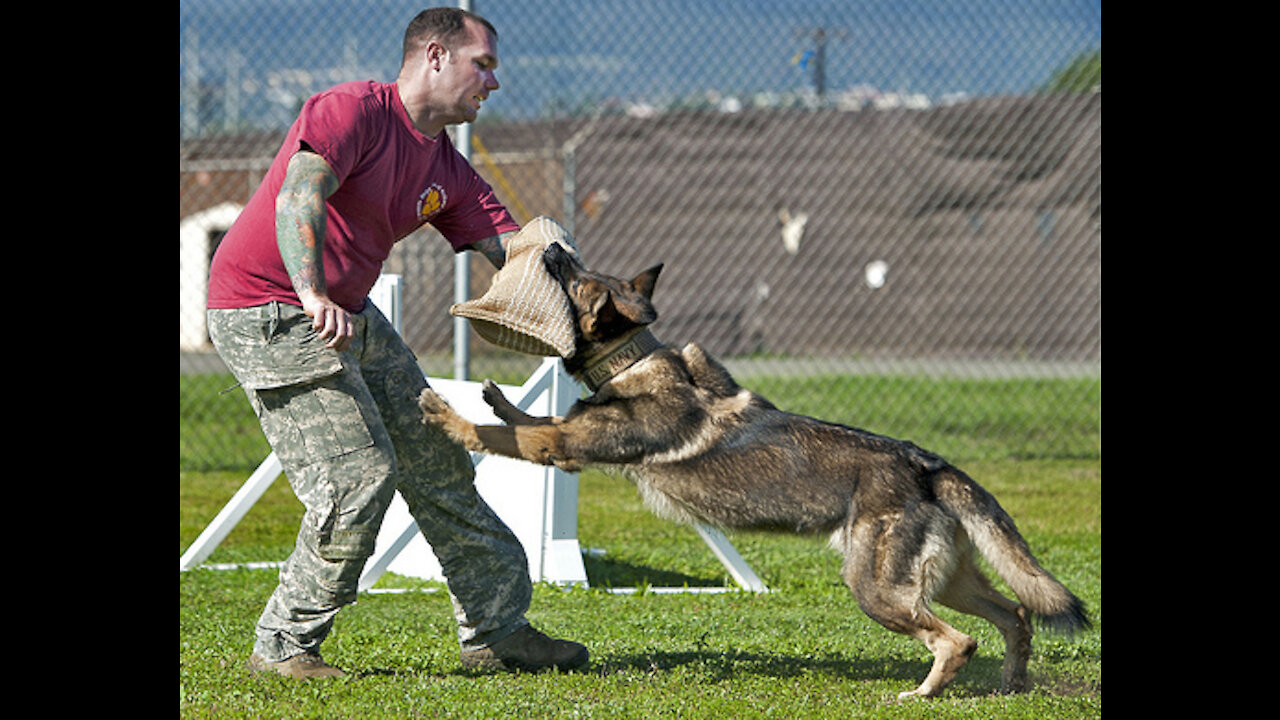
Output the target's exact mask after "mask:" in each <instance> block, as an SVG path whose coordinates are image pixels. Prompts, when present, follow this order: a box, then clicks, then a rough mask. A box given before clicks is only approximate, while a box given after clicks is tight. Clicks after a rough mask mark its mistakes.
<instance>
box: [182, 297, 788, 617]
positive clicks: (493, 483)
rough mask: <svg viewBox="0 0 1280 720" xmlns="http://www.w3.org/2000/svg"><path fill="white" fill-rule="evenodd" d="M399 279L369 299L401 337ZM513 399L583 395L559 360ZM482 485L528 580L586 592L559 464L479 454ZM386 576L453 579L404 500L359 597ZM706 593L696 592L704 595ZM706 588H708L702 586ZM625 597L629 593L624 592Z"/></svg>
mask: <svg viewBox="0 0 1280 720" xmlns="http://www.w3.org/2000/svg"><path fill="white" fill-rule="evenodd" d="M400 296H401V290H400V277H399V276H398V275H383V276H382V278H381V279H380V280H379V282H378V284H377V285H376V286H375V287H374V291H373V292H372V293H370V299H371V300H373V301H374V303H375V304H377V306H378V308H379V309H381V310H382V311H383V313H384V314H385V315H386V316H387V318H388V319H389V320H390V321H391V322H392V324H393V325H394V326H395V327H396V330H397V331H399V330H400ZM428 382H429V383H430V384H431V387H432V388H433V389H435V390H436V392H438V393H440V395H441V396H443V397H444V398H445V399H447V400H448V401H449V402H450V403H451V404H452V405H453V406H454V407H455V408H456V409H457V410H458V412H459V413H461V414H462V415H463V416H465V417H467V418H468V419H470V420H472V421H473V422H478V423H491V422H492V423H497V422H500V421H499V420H498V419H497V418H496V417H494V415H493V413H492V410H490V408H489V406H488V405H487V404H485V402H484V400H483V398H482V395H481V388H482V385H481V383H478V382H470V381H462V380H451V379H445V378H428ZM503 392H504V394H506V395H507V397H508V399H510V400H511V401H512V403H513V404H515V405H516V406H517V407H519V408H521V409H522V410H524V411H525V412H528V413H529V414H531V415H563V414H564V413H566V412H567V411H568V409H569V407H570V406H572V405H573V403H574V402H575V401H577V399H578V398H579V397H581V392H582V390H581V387H580V386H579V385H578V383H577V381H576V380H574V379H573V377H572V376H570V375H569V374H568V373H567V372H565V370H564V363H563V362H561V361H560V360H559V359H558V358H548V359H546V360H544V361H543V363H542V365H541V366H540V367H539V368H538V370H537V371H535V372H534V373H533V375H532V376H531V377H530V378H529V379H528V380H527V381H526V382H525V383H524V385H521V386H519V387H513V386H504V387H503ZM472 462H474V463H475V468H476V487H477V489H478V490H479V491H480V495H481V497H482V498H484V500H485V502H487V503H488V504H489V506H490V507H492V508H493V510H494V512H496V513H497V515H498V517H500V518H502V520H503V522H505V523H507V525H508V527H510V528H511V530H512V532H514V533H515V535H516V537H517V538H519V540H520V542H521V544H522V545H523V546H524V548H525V553H526V555H527V556H528V558H529V576H530V578H531V579H533V580H534V581H535V582H548V583H553V584H557V585H587V584H588V581H587V574H586V568H585V566H584V564H583V561H582V548H581V547H580V546H579V544H578V537H577V535H578V477H577V475H575V474H572V473H566V472H564V471H563V470H560V469H559V468H555V467H543V466H540V465H534V464H532V463H528V462H524V461H521V460H515V459H511V458H504V457H499V456H495V455H481V454H478V453H472ZM281 473H282V469H281V466H280V462H279V460H277V459H276V456H275V453H271V454H270V455H269V456H267V458H266V459H265V460H264V461H263V462H262V463H261V465H259V466H258V468H257V470H255V471H254V472H253V473H252V474H251V475H250V476H249V478H248V480H246V481H245V483H244V485H242V486H241V487H240V489H239V490H238V491H237V492H236V494H235V495H234V496H233V497H232V498H231V500H230V501H229V502H228V503H227V504H226V506H224V507H223V508H222V511H221V512H219V513H218V515H217V516H216V517H215V518H214V519H213V521H212V522H210V524H209V525H208V527H206V528H205V530H204V531H203V532H202V533H201V534H200V536H199V537H198V538H197V539H196V540H195V542H193V543H192V544H191V546H190V547H189V548H187V551H186V552H185V553H183V555H182V557H181V559H180V563H179V564H180V571H182V572H185V571H187V570H191V569H193V568H196V567H198V566H200V564H201V563H203V562H204V561H205V560H206V559H207V558H208V557H209V555H211V554H212V553H213V551H214V550H215V549H216V548H217V546H218V545H219V544H220V543H221V542H222V541H223V540H224V539H225V538H226V536H227V535H228V534H229V533H230V532H231V530H232V529H233V528H234V527H235V526H236V524H237V523H239V522H240V520H241V519H243V518H244V516H245V515H246V514H247V513H248V512H249V509H250V508H252V507H253V505H254V503H256V502H257V501H258V499H259V498H261V497H262V495H263V493H265V492H266V491H267V488H269V487H270V486H271V484H272V483H273V482H274V481H275V480H276V478H278V477H279V476H280V475H281ZM696 529H697V531H698V534H699V536H700V537H701V538H702V540H703V542H705V543H706V544H707V546H708V547H709V548H710V549H711V551H712V553H713V554H714V555H715V556H716V558H717V559H718V560H719V561H720V563H721V564H722V565H723V566H724V567H725V569H726V570H727V571H728V572H729V574H730V575H731V576H732V577H733V579H734V581H735V582H736V583H737V584H738V585H739V586H740V587H741V588H743V589H745V590H750V591H755V592H765V591H767V588H766V587H765V584H764V583H763V582H762V581H761V580H760V578H759V577H758V576H757V575H756V573H755V572H754V571H753V570H752V569H751V567H750V566H749V565H748V564H747V563H746V561H744V560H743V558H742V556H741V555H740V554H739V553H738V551H737V549H735V548H734V547H733V545H732V544H731V543H730V542H729V540H728V539H727V538H726V537H725V536H724V535H723V534H722V533H721V532H719V531H718V530H716V529H715V528H712V527H709V526H702V525H699V526H696ZM386 572H393V573H397V574H400V575H405V576H408V577H416V578H424V579H429V580H444V577H443V574H442V573H441V570H440V565H439V562H438V561H437V560H436V557H435V554H434V552H433V551H432V550H431V547H430V545H429V544H428V543H427V541H426V539H425V538H424V537H423V536H422V533H420V532H419V531H418V526H417V524H416V523H415V522H414V520H413V518H412V516H411V515H410V514H409V510H408V507H407V505H406V504H405V502H404V500H403V499H402V498H401V497H400V495H399V493H397V494H396V496H395V498H394V500H393V501H392V504H391V506H390V508H388V510H387V515H386V517H385V518H384V520H383V523H382V530H381V531H380V533H379V535H378V540H377V544H376V546H375V549H374V554H373V556H372V557H371V558H370V559H369V562H368V563H367V564H366V566H365V570H364V574H363V575H362V576H361V578H360V585H359V589H360V591H362V592H364V591H368V590H369V589H371V588H372V587H373V585H374V584H375V583H376V582H377V581H378V579H379V578H381V577H382V575H383V574H384V573H386ZM695 590H697V589H695ZM702 590H703V591H705V588H703V589H702ZM619 591H620V592H626V589H620V590H619Z"/></svg>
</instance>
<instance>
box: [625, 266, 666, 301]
mask: <svg viewBox="0 0 1280 720" xmlns="http://www.w3.org/2000/svg"><path fill="white" fill-rule="evenodd" d="M661 272H662V263H658V264H657V265H654V266H653V267H651V268H649V269H648V270H645V271H644V272H642V273H640V274H639V275H637V276H636V277H635V279H634V280H632V281H631V287H632V288H635V291H636V292H638V293H640V294H641V295H643V296H645V297H646V298H649V299H650V300H652V299H653V286H654V285H656V284H657V282H658V274H659V273H661Z"/></svg>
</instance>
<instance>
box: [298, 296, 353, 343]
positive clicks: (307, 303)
mask: <svg viewBox="0 0 1280 720" xmlns="http://www.w3.org/2000/svg"><path fill="white" fill-rule="evenodd" d="M298 297H299V298H300V299H301V300H302V311H303V312H305V313H306V314H307V316H308V317H310V318H311V327H312V329H313V330H315V331H316V332H317V333H318V334H319V335H320V339H321V340H324V341H325V344H324V346H325V347H327V348H333V349H334V350H337V351H339V352H341V351H343V350H346V349H347V348H349V347H351V340H352V338H354V337H355V324H354V323H352V322H351V313H349V312H347V311H346V310H344V309H342V306H341V305H338V304H337V303H335V302H334V301H332V300H330V299H329V297H328V296H327V295H320V294H317V293H314V292H306V293H299V295H298Z"/></svg>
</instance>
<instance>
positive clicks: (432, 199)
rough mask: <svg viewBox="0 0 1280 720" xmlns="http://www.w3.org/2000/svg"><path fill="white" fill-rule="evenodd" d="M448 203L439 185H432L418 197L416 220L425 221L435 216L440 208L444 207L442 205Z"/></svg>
mask: <svg viewBox="0 0 1280 720" xmlns="http://www.w3.org/2000/svg"><path fill="white" fill-rule="evenodd" d="M448 201H449V198H448V196H446V195H445V193H444V188H443V187H442V186H441V185H440V184H439V183H432V184H431V186H430V187H428V188H427V189H426V190H423V191H422V195H420V196H419V197H418V218H419V219H421V220H426V219H427V218H429V217H431V216H432V215H435V214H436V213H437V212H440V208H442V207H444V204H445V203H446V202H448Z"/></svg>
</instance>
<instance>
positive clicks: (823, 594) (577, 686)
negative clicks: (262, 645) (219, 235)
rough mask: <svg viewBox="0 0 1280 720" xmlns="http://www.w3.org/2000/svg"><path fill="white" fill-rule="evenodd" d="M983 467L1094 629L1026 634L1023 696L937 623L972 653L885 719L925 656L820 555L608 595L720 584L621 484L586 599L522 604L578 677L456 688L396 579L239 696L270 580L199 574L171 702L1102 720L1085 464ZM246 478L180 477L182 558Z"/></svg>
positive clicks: (243, 712)
mask: <svg viewBox="0 0 1280 720" xmlns="http://www.w3.org/2000/svg"><path fill="white" fill-rule="evenodd" d="M1100 457H1101V453H1100V451H1099V452H1098V453H1097V456H1096V457H1094V458H1084V459H1037V460H1010V459H1001V460H981V461H974V462H970V463H965V464H964V467H965V469H966V470H967V471H969V472H970V474H972V475H973V476H974V477H975V478H977V479H978V480H979V481H980V482H982V483H983V484H984V485H985V486H986V487H987V488H988V489H990V490H991V491H992V492H994V493H995V494H996V496H997V497H998V498H999V499H1000V501H1001V503H1002V504H1003V505H1004V506H1005V508H1006V509H1007V510H1008V511H1009V512H1010V513H1011V514H1012V515H1013V516H1014V518H1015V519H1016V520H1017V522H1018V526H1019V528H1020V529H1021V530H1022V532H1023V534H1024V535H1025V536H1026V537H1027V539H1028V541H1029V542H1030V544H1031V547H1032V548H1033V550H1034V551H1035V553H1036V554H1037V556H1038V557H1039V558H1040V560H1041V561H1042V563H1044V564H1045V565H1046V567H1047V568H1048V569H1049V570H1050V571H1051V572H1053V573H1054V574H1055V575H1056V576H1057V577H1058V578H1059V579H1061V580H1062V581H1063V582H1064V583H1066V584H1067V585H1068V587H1070V588H1071V589H1072V590H1073V591H1074V592H1076V594H1078V595H1079V596H1080V597H1081V598H1082V599H1084V600H1085V602H1086V603H1087V604H1088V606H1089V608H1090V611H1091V613H1092V617H1093V621H1094V628H1093V629H1092V630H1090V631H1088V632H1086V633H1083V634H1082V635H1079V636H1077V637H1075V638H1071V639H1068V638H1062V637H1056V636H1052V635H1038V636H1037V637H1036V642H1035V650H1034V655H1033V657H1032V662H1031V666H1030V668H1031V675H1032V679H1033V681H1034V682H1035V688H1034V689H1033V690H1032V691H1031V692H1028V693H1025V694H1022V695H1017V696H998V695H994V694H993V693H994V691H995V690H996V688H997V686H998V684H999V674H1000V661H1001V645H1002V643H1001V642H1000V640H999V637H998V634H997V633H996V631H995V630H994V628H992V627H991V626H990V625H988V624H986V623H985V622H984V621H981V620H978V619H976V618H971V617H968V616H961V615H958V614H956V613H953V612H951V611H949V610H947V609H946V608H940V609H939V614H941V615H942V616H943V617H944V618H945V619H947V620H948V621H949V622H952V623H954V624H955V625H957V626H958V627H959V628H960V629H961V630H963V631H965V632H967V633H969V634H971V635H973V636H975V637H976V638H977V639H978V640H979V641H980V642H981V643H982V645H981V647H980V648H979V650H978V653H977V654H976V656H975V657H974V659H973V660H972V661H971V662H970V663H969V665H968V666H967V667H966V668H965V669H964V670H963V671H962V672H961V674H960V676H959V678H958V679H957V680H956V681H955V682H954V683H952V685H951V686H950V687H949V688H948V689H947V691H946V692H945V693H944V695H943V696H942V697H941V698H937V699H933V700H916V701H911V702H906V703H900V702H898V701H897V700H896V699H895V698H896V696H897V693H898V692H900V691H902V690H906V689H910V688H913V687H915V685H916V684H918V683H919V681H920V680H921V679H922V678H923V677H924V675H925V674H926V673H927V672H928V668H929V663H930V656H929V654H928V652H927V651H926V650H925V648H924V647H923V646H922V645H921V644H920V643H919V642H917V641H915V640H912V639H910V638H906V637H902V636H899V635H895V634H893V633H890V632H888V631H887V630H884V629H883V628H881V627H880V626H878V625H876V624H875V623H874V622H872V621H871V620H869V619H868V618H867V617H866V616H865V615H863V614H862V613H861V612H860V611H859V610H858V608H857V606H856V605H855V603H854V602H853V600H852V599H851V598H850V596H849V593H848V592H847V590H846V589H845V588H844V586H843V585H842V584H841V583H840V581H839V577H838V570H839V559H838V557H837V556H836V555H835V554H834V553H832V552H831V551H829V550H828V549H826V546H825V543H824V542H823V541H822V540H821V539H817V538H801V537H790V536H775V535H765V534H756V533H741V534H735V535H732V536H731V539H732V540H733V542H734V544H735V546H736V547H737V548H738V549H739V551H741V552H742V554H743V556H744V557H745V558H746V560H747V561H748V562H749V563H750V564H751V565H752V567H753V568H754V569H755V570H756V572H758V573H759V574H760V575H761V577H762V578H763V579H764V580H765V582H766V583H768V585H769V586H770V588H771V590H772V592H770V593H768V594H762V595H755V594H749V593H741V592H731V593H725V594H715V595H664V594H656V593H648V594H637V595H617V594H610V593H608V592H606V591H605V590H604V588H606V587H608V586H615V587H621V586H639V587H642V588H643V587H646V586H668V585H684V584H687V585H728V584H731V583H730V581H729V579H728V578H727V576H726V573H725V571H724V569H723V568H722V567H721V566H720V565H719V564H718V563H717V562H716V560H715V559H714V558H713V557H712V556H711V554H710V552H709V551H708V550H707V548H706V546H705V545H703V544H702V542H701V540H700V539H699V538H698V537H697V535H696V533H695V532H694V531H693V530H692V529H690V528H687V527H681V526H677V525H672V524H670V523H666V522H664V521H661V520H659V519H657V518H655V517H653V516H652V515H650V514H649V513H647V512H646V511H645V510H644V509H643V508H642V507H641V506H640V503H639V500H638V498H637V495H636V492H635V490H634V488H633V487H631V486H630V485H629V484H628V483H626V482H625V481H623V480H620V479H617V478H614V477H610V476H606V475H602V474H600V473H596V472H587V473H584V474H583V475H582V476H581V481H580V489H579V500H580V502H579V505H580V518H579V532H578V535H579V540H580V542H581V543H582V545H583V547H587V548H600V549H603V550H604V551H605V552H604V554H603V555H601V556H599V557H589V558H588V562H587V570H588V577H589V578H590V581H591V584H592V587H591V588H576V589H572V590H565V589H561V588H556V587H551V586H546V585H540V586H538V587H537V588H536V589H535V595H534V601H533V607H532V609H531V611H530V619H531V620H532V621H533V622H534V624H535V625H537V626H538V627H540V628H541V629H543V630H545V631H547V632H549V633H551V634H553V635H557V636H561V637H568V638H572V639H575V640H578V641H580V642H584V643H586V644H587V645H588V646H589V647H590V649H591V652H592V664H591V666H590V667H589V668H588V669H587V670H585V671H581V672H577V673H569V674H542V675H524V674H517V675H509V674H473V673H468V672H465V671H463V670H461V669H460V667H459V665H458V658H457V647H456V641H455V639H454V625H453V619H452V614H451V610H450V607H449V600H448V597H447V595H446V594H445V593H444V592H442V591H440V587H441V586H439V585H438V584H435V583H429V582H424V581H419V580H413V579H409V578H403V577H395V576H390V577H386V578H384V579H383V580H382V581H381V582H380V583H379V586H380V587H405V588H416V589H423V590H425V591H424V592H409V593H404V594H370V595H362V596H361V598H360V599H359V601H358V602H357V603H356V604H354V605H352V606H350V607H347V608H345V609H344V610H343V611H342V613H340V614H339V616H338V620H337V622H336V624H335V627H334V631H333V634H332V635H331V636H330V638H329V639H328V640H327V641H326V642H325V645H324V654H325V657H326V659H328V660H330V661H331V662H333V663H334V664H336V665H338V666H340V667H342V668H343V669H345V670H346V671H347V672H348V673H350V675H349V676H348V677H346V678H341V679H337V680H330V681H312V682H305V683H300V682H294V681H289V680H286V679H283V678H274V677H259V678H251V677H250V676H249V675H248V672H247V671H246V670H245V669H244V661H245V659H246V658H247V656H248V654H249V652H250V650H251V648H252V635H253V624H254V621H255V619H256V618H257V615H258V613H259V612H260V611H261V608H262V605H263V603H264V602H265V601H266V598H267V596H268V595H269V594H270V592H271V590H272V588H273V586H274V583H275V573H274V572H273V571H264V570H209V569H198V570H194V571H191V572H187V573H182V574H181V575H180V577H179V593H180V597H179V603H180V619H179V704H180V711H181V715H182V716H183V717H185V718H213V717H216V718H285V717H288V718H355V717H363V718H486V719H487V718H573V717H586V718H663V717H670V718H676V717H679V718H708V719H711V718H715V719H717V720H719V719H722V718H723V719H728V718H755V717H780V718H837V717H839V718H844V717H860V718H919V717H945V718H1026V719H1028V720H1031V719H1036V720H1039V719H1043V718H1092V717H1100V716H1101V714H1102V630H1101V624H1102V623H1101V620H1102V615H1101V610H1102V602H1101V596H1102V463H1101V459H1100ZM245 477H246V473H243V472H238V471H237V472H218V473H213V472H206V473H194V472H183V473H180V486H181V491H180V508H179V510H180V512H179V516H180V530H181V532H180V550H182V549H185V548H186V547H187V546H188V545H189V544H190V543H191V542H192V541H193V540H194V539H195V537H196V535H197V534H198V533H199V532H200V531H201V529H203V527H204V526H205V525H206V524H207V523H208V522H209V520H211V519H212V518H213V516H214V515H215V514H216V513H217V511H218V510H219V509H220V508H221V507H222V505H223V504H224V503H225V502H226V500H227V499H228V498H230V496H231V494H232V493H233V492H234V491H235V489H236V488H237V487H239V485H240V483H242V482H243V481H244V479H245ZM300 514H301V506H300V505H299V504H298V503H297V501H296V500H295V499H294V498H293V496H292V494H291V493H290V491H289V489H288V486H287V484H286V483H285V482H284V480H283V479H281V480H277V481H276V483H275V485H273V487H272V488H271V489H270V490H269V491H268V492H267V494H266V496H264V498H263V499H262V500H261V501H260V502H259V503H258V504H257V505H255V507H254V508H253V510H251V511H250V513H249V514H248V516H247V517H246V518H245V519H244V520H243V521H242V522H241V523H240V524H239V525H238V526H237V527H236V529H235V530H233V531H232V533H231V534H230V535H229V536H228V538H227V539H226V540H225V541H224V542H223V544H222V545H221V546H220V547H219V548H218V550H217V551H216V552H215V553H214V555H213V556H212V557H211V558H210V562H245V561H254V560H279V559H283V558H284V557H285V556H286V555H287V553H288V552H289V549H290V547H291V545H292V542H293V535H294V533H295V532H296V529H297V522H298V520H299V517H300Z"/></svg>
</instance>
